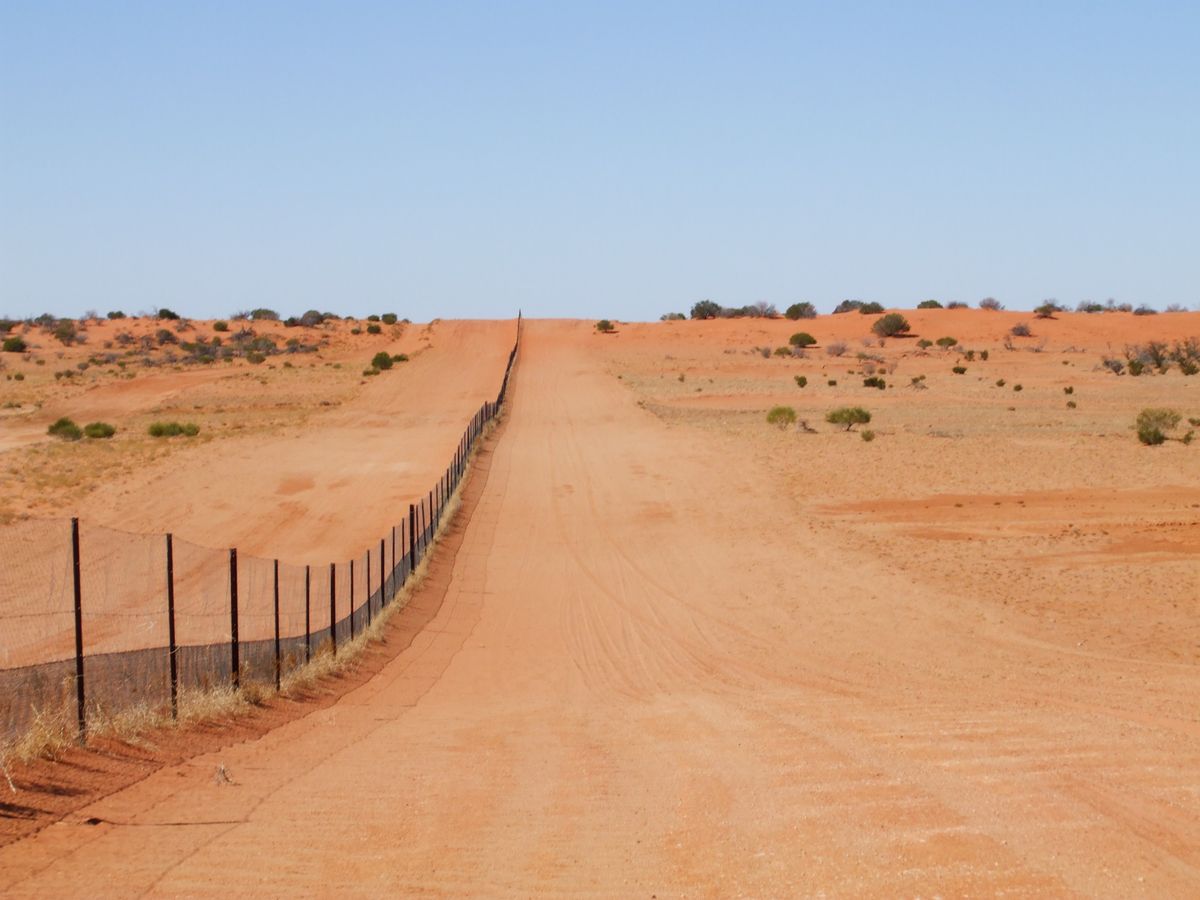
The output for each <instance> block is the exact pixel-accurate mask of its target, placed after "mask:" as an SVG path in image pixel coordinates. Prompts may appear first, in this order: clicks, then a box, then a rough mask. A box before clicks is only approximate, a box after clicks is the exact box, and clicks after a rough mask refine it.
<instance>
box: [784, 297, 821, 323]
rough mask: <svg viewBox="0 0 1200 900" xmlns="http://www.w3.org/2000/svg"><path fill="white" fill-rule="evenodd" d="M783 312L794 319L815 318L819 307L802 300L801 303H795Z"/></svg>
mask: <svg viewBox="0 0 1200 900" xmlns="http://www.w3.org/2000/svg"><path fill="white" fill-rule="evenodd" d="M783 314H784V315H785V316H786V317H787V318H789V319H791V320H793V321H795V320H797V319H815V318H816V317H817V308H816V307H815V306H813V305H812V304H811V303H809V302H808V301H806V300H802V301H800V302H799V303H793V304H792V305H791V306H789V307H788V308H787V309H786V310H785V311H784V313H783Z"/></svg>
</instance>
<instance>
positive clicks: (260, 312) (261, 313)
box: [250, 306, 279, 322]
mask: <svg viewBox="0 0 1200 900" xmlns="http://www.w3.org/2000/svg"><path fill="white" fill-rule="evenodd" d="M250 318H252V319H254V321H256V322H258V321H262V320H265V321H268V322H277V321H279V313H277V312H275V310H273V309H267V308H266V307H265V306H260V307H259V308H258V309H252V310H250Z"/></svg>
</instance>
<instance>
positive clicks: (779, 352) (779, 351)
mask: <svg viewBox="0 0 1200 900" xmlns="http://www.w3.org/2000/svg"><path fill="white" fill-rule="evenodd" d="M775 355H776V356H791V355H792V348H791V347H776V348H775Z"/></svg>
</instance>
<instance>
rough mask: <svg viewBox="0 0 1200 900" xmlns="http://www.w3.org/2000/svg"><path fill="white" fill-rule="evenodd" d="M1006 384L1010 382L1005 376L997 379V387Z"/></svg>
mask: <svg viewBox="0 0 1200 900" xmlns="http://www.w3.org/2000/svg"><path fill="white" fill-rule="evenodd" d="M1006 384H1008V382H1007V381H1005V380H1004V379H1003V378H997V379H996V387H1004V385H1006Z"/></svg>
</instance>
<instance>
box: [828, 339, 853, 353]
mask: <svg viewBox="0 0 1200 900" xmlns="http://www.w3.org/2000/svg"><path fill="white" fill-rule="evenodd" d="M849 349H850V348H849V347H848V346H846V342H845V341H832V342H830V343H829V344H826V346H825V352H826V353H828V354H829V355H830V356H844V355H845V353H846V351H847V350H849Z"/></svg>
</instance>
